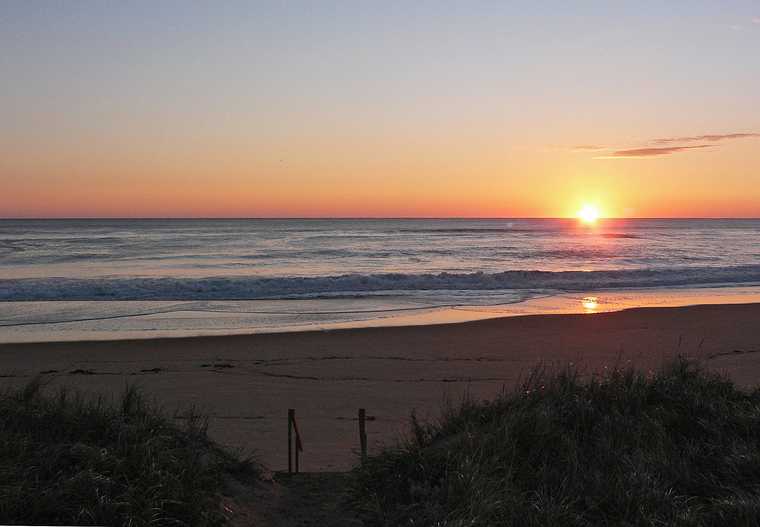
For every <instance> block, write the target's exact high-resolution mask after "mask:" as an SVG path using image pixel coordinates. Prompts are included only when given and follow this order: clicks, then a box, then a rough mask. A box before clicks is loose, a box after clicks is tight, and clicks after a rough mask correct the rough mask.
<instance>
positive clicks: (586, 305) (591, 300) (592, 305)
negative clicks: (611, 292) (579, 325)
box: [581, 296, 599, 313]
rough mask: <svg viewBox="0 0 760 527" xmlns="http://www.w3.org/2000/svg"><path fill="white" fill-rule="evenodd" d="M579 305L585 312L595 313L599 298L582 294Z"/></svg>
mask: <svg viewBox="0 0 760 527" xmlns="http://www.w3.org/2000/svg"><path fill="white" fill-rule="evenodd" d="M581 305H582V306H583V310H584V311H585V312H586V313H596V310H597V308H598V307H599V299H598V298H597V297H595V296H584V297H583V298H581Z"/></svg>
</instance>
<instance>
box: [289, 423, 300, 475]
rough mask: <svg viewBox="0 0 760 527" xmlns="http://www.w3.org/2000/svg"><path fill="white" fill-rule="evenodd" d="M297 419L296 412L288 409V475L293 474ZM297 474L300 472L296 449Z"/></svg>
mask: <svg viewBox="0 0 760 527" xmlns="http://www.w3.org/2000/svg"><path fill="white" fill-rule="evenodd" d="M295 417H296V411H295V410H294V409H293V408H290V409H288V474H291V473H292V472H293V421H294V420H295ZM296 472H298V449H296Z"/></svg>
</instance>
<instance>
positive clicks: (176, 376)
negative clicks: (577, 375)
mask: <svg viewBox="0 0 760 527" xmlns="http://www.w3.org/2000/svg"><path fill="white" fill-rule="evenodd" d="M678 354H682V355H685V356H687V357H692V358H698V359H700V360H702V361H704V363H705V364H706V365H707V366H708V367H709V368H711V369H714V370H717V371H721V372H724V373H726V374H728V375H729V376H730V377H731V378H732V379H734V380H735V381H736V382H737V384H739V385H740V386H743V387H750V386H754V385H755V384H760V304H735V305H704V306H693V307H678V308H644V309H630V310H625V311H619V312H612V313H597V314H584V315H534V316H520V317H510V318H498V319H490V320H480V321H476V322H467V323H461V324H448V325H428V326H410V327H389V328H363V329H346V330H335V331H314V332H302V333H279V334H257V335H232V336H215V337H194V338H175V339H148V340H120V341H98V342H47V343H38V344H2V345H0V384H2V385H6V386H7V385H13V384H19V383H23V382H26V381H28V380H29V379H30V378H32V377H34V376H36V375H39V374H43V375H44V377H45V378H46V379H48V380H50V381H51V384H52V385H58V384H66V385H71V386H76V387H78V388H81V389H84V390H88V391H96V392H101V393H106V394H113V393H118V392H119V391H121V390H122V389H123V388H124V385H125V383H135V384H138V385H140V386H142V387H143V388H144V390H145V391H146V393H147V394H149V396H151V397H155V398H156V400H157V401H159V402H160V403H161V404H162V405H163V406H164V407H165V408H167V410H168V411H173V410H174V409H177V408H185V409H186V408H188V407H189V406H195V407H197V408H199V409H200V410H201V411H203V412H205V413H207V414H208V415H209V416H210V427H209V429H210V432H211V434H212V436H213V437H214V438H215V439H217V440H218V441H220V442H222V443H224V444H227V445H230V446H233V447H241V448H244V449H247V450H255V451H256V452H257V453H258V456H259V458H260V459H261V461H263V462H264V463H265V464H266V465H267V466H269V467H270V468H272V469H274V470H279V469H283V468H285V467H286V465H287V450H286V437H287V422H286V415H287V409H288V408H295V409H296V415H297V419H298V421H299V427H300V429H301V432H302V435H303V441H304V449H305V451H304V454H303V462H302V468H303V469H304V470H342V469H346V468H348V467H350V466H351V464H352V463H353V462H354V461H355V459H356V457H355V450H356V449H357V448H358V444H359V442H358V426H357V422H356V420H355V416H356V413H357V409H358V408H359V407H363V408H366V409H367V415H368V416H370V419H371V420H370V421H369V422H368V423H367V433H368V436H369V443H370V449H372V448H376V447H377V445H378V444H381V443H385V444H389V443H392V442H393V441H395V440H396V438H398V437H399V434H400V433H401V431H402V430H404V429H405V426H406V423H407V421H408V417H409V415H410V412H411V411H412V410H416V412H417V414H418V415H419V416H421V417H423V418H424V417H435V416H436V415H437V414H438V412H439V410H440V408H441V405H442V404H443V403H444V401H445V400H446V399H449V400H454V401H456V400H458V399H459V398H461V397H462V396H463V395H464V394H465V393H469V394H470V396H472V397H475V398H484V397H491V396H493V395H496V394H497V393H499V391H501V390H502V389H504V388H505V387H506V388H510V387H512V386H514V385H515V384H516V383H517V382H519V380H520V378H521V377H524V376H525V374H526V373H527V372H528V371H529V370H530V369H531V368H532V367H535V366H536V365H537V364H540V363H544V364H546V365H548V366H549V367H565V366H566V365H568V364H569V363H573V364H575V365H576V366H578V367H579V368H581V369H582V370H583V371H585V372H587V373H590V372H593V371H603V370H604V369H605V368H612V367H614V366H615V365H616V364H624V365H625V364H633V365H635V366H636V367H638V368H642V369H652V368H656V367H657V366H658V365H659V364H661V363H662V361H663V360H667V359H669V358H672V357H674V356H676V355H678Z"/></svg>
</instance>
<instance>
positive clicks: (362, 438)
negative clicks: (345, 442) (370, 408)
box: [359, 408, 367, 463]
mask: <svg viewBox="0 0 760 527" xmlns="http://www.w3.org/2000/svg"><path fill="white" fill-rule="evenodd" d="M365 419H366V412H365V410H364V408H359V444H360V445H361V449H362V463H364V462H365V461H366V460H367V425H366V423H365Z"/></svg>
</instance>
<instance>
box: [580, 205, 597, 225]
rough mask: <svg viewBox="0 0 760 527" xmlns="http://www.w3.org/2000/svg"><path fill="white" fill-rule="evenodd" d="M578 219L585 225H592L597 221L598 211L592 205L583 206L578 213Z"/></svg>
mask: <svg viewBox="0 0 760 527" xmlns="http://www.w3.org/2000/svg"><path fill="white" fill-rule="evenodd" d="M578 219H579V220H581V221H582V222H583V223H585V224H587V225H592V224H594V223H596V220H598V219H599V209H598V208H597V207H595V206H594V205H584V206H583V208H582V209H581V210H579V211H578Z"/></svg>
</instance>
